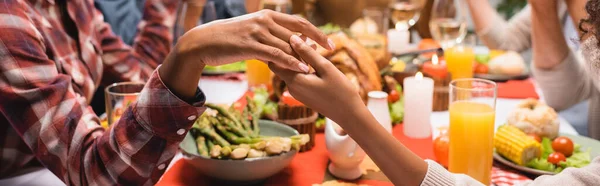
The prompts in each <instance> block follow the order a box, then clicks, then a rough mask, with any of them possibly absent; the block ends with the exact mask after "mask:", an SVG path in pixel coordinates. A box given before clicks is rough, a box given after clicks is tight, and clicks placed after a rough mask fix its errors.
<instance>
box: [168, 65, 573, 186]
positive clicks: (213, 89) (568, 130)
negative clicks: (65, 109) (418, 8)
mask: <svg viewBox="0 0 600 186" xmlns="http://www.w3.org/2000/svg"><path fill="white" fill-rule="evenodd" d="M199 87H200V88H201V89H202V90H203V91H204V93H205V95H206V97H207V102H209V103H215V104H233V103H234V102H236V101H238V100H240V98H241V97H242V96H244V95H246V93H247V92H248V85H247V81H246V80H245V78H244V75H243V74H237V75H233V76H228V77H221V76H215V77H203V79H202V81H201V82H200V83H199ZM526 98H534V99H543V95H542V94H541V92H540V91H539V89H538V88H537V87H536V85H535V82H534V81H533V80H532V79H527V80H513V81H508V82H504V83H498V98H497V101H496V118H495V119H496V120H495V125H496V128H497V127H498V126H500V125H503V124H504V123H505V121H506V118H507V117H508V115H509V114H510V112H511V111H512V110H514V108H516V106H517V105H518V104H519V103H520V102H521V101H523V100H524V99H526ZM405 109H410V108H405ZM430 117H431V125H432V135H431V137H428V138H424V139H413V138H409V137H407V136H405V135H404V132H403V127H402V126H401V125H402V124H401V123H399V124H395V125H394V127H393V128H392V135H393V136H394V137H395V138H396V139H397V140H398V141H400V142H401V143H402V144H404V145H405V146H406V147H407V148H408V149H410V150H411V151H412V152H414V153H415V154H417V155H418V156H419V157H421V158H423V159H431V160H435V159H436V158H435V155H434V149H433V141H434V138H435V137H436V136H437V134H438V133H439V130H440V129H441V128H444V127H447V126H448V125H449V114H448V112H447V111H443V112H433V113H432V114H431V116H430ZM559 119H560V127H559V131H560V133H564V134H571V135H578V133H577V131H576V130H575V129H574V128H573V126H571V125H570V124H569V122H567V121H566V120H565V119H564V118H559ZM311 140H314V141H315V146H314V147H313V148H312V149H311V150H309V151H306V152H301V153H298V154H297V155H296V156H295V157H294V159H293V160H292V162H291V163H290V165H289V166H288V167H286V168H285V169H284V170H283V171H281V172H279V173H278V174H276V175H274V176H272V177H270V178H268V179H266V180H264V181H263V182H260V183H259V185H290V186H304V185H318V184H321V183H324V182H327V181H332V180H337V181H341V182H351V183H355V184H360V185H393V184H392V183H391V182H390V181H389V180H388V179H387V177H386V176H385V175H384V174H383V173H382V172H381V171H377V170H368V171H366V172H365V173H366V174H363V176H362V177H361V178H360V179H358V180H353V181H347V180H346V181H344V180H338V179H336V178H335V177H333V176H332V175H331V174H330V173H328V171H327V166H328V164H329V157H328V152H327V148H326V146H325V136H324V134H323V133H317V134H316V135H315V137H314V139H311ZM365 161H366V160H365ZM369 161H370V159H369ZM532 178H534V176H531V175H526V174H522V173H520V172H518V171H516V170H512V169H510V168H508V167H506V166H502V165H500V164H498V163H494V167H493V170H492V183H493V184H494V185H498V186H501V185H513V184H518V183H523V182H528V181H531V179H532ZM157 185H219V184H218V183H216V182H214V180H213V179H211V178H209V177H207V176H205V175H202V174H201V173H200V172H198V171H197V170H196V168H195V167H193V166H192V165H191V164H190V163H188V162H186V160H185V158H184V157H183V155H182V154H181V153H178V154H177V155H176V156H175V158H174V159H173V161H172V162H171V164H170V165H169V167H168V168H167V171H166V172H165V174H164V175H163V177H162V178H161V180H160V181H159V182H158V183H157Z"/></svg>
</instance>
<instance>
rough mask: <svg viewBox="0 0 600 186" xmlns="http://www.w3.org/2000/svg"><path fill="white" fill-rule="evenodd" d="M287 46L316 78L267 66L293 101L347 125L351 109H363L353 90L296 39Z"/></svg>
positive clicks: (340, 76)
mask: <svg viewBox="0 0 600 186" xmlns="http://www.w3.org/2000/svg"><path fill="white" fill-rule="evenodd" d="M290 44H291V46H292V48H293V49H294V51H295V52H296V53H297V54H298V55H299V56H300V58H302V59H303V60H304V61H305V62H307V63H308V64H309V65H311V66H312V67H313V68H314V69H315V74H305V73H298V72H294V71H291V70H287V69H284V68H281V67H279V66H277V65H275V64H274V63H269V68H270V69H271V70H272V71H273V72H274V73H275V74H276V75H277V76H279V77H281V79H283V81H285V83H286V85H287V86H288V90H289V91H290V93H291V94H292V96H294V98H296V99H298V100H299V101H301V102H302V103H304V104H305V105H307V106H308V107H310V108H312V109H315V110H316V111H317V112H319V113H321V114H323V115H325V116H327V117H329V118H330V119H332V120H334V121H336V122H338V123H346V122H345V120H346V119H349V117H348V116H349V115H352V114H351V113H350V112H351V111H352V109H353V108H364V107H365V106H364V104H363V102H362V99H361V98H360V95H359V94H358V90H357V89H356V87H355V86H354V85H352V84H351V83H350V81H349V80H348V79H347V78H346V76H345V75H344V74H342V72H340V71H339V70H338V69H337V68H336V67H335V66H334V65H333V64H332V63H331V62H329V60H327V59H325V58H324V57H322V56H321V55H319V53H318V52H316V51H315V50H314V49H313V48H311V46H309V45H308V44H306V43H305V42H304V41H302V39H300V37H298V36H296V35H294V36H292V37H291V38H290Z"/></svg>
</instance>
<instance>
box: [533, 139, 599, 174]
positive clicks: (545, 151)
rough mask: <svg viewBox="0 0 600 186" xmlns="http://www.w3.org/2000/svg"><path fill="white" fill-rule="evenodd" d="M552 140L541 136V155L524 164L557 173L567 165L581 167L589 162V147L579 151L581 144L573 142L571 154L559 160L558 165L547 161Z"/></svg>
mask: <svg viewBox="0 0 600 186" xmlns="http://www.w3.org/2000/svg"><path fill="white" fill-rule="evenodd" d="M553 152H554V150H552V140H550V139H549V138H542V156H541V157H540V158H535V159H533V160H531V161H529V162H528V163H527V164H526V165H525V166H527V167H530V168H534V169H538V170H544V171H549V172H556V173H559V172H561V171H562V170H563V169H565V168H568V167H575V168H581V167H585V166H586V165H588V164H590V161H591V157H590V149H588V150H587V151H581V145H579V144H575V145H574V148H573V155H571V156H570V157H568V158H567V160H566V161H564V162H560V163H559V164H558V166H556V165H554V164H552V163H550V162H548V156H549V155H550V154H552V153H553Z"/></svg>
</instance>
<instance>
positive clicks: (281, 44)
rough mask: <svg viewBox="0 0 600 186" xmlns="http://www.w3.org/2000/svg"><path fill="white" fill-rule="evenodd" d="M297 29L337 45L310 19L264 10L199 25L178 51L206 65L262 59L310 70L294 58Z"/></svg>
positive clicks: (319, 40)
mask: <svg viewBox="0 0 600 186" xmlns="http://www.w3.org/2000/svg"><path fill="white" fill-rule="evenodd" d="M295 32H300V33H302V34H303V35H306V36H308V37H310V38H312V39H314V40H315V41H316V42H317V43H319V44H320V45H321V46H325V47H327V48H333V44H329V43H330V42H328V39H327V36H326V35H325V34H323V33H322V32H321V31H319V29H318V28H317V27H315V26H314V25H312V24H311V23H310V22H308V21H307V20H306V19H303V18H301V17H297V16H292V15H287V14H283V13H279V12H274V11H271V10H261V11H259V12H257V13H253V14H247V15H244V16H240V17H236V18H233V19H226V20H219V21H214V22H211V23H208V24H205V25H201V26H198V27H196V28H194V29H192V30H190V31H189V32H187V33H186V34H184V35H183V36H182V38H181V40H180V43H178V47H177V50H178V51H179V53H181V55H182V56H184V57H192V58H195V59H200V60H201V61H202V62H203V64H205V65H214V66H217V65H223V64H228V63H232V62H236V61H241V60H245V59H258V60H261V61H264V62H274V63H275V64H277V65H280V66H281V67H285V68H287V69H291V70H295V71H298V72H308V67H307V66H306V65H305V64H304V63H301V62H300V61H299V60H298V59H297V58H295V57H294V56H295V54H294V51H293V50H292V48H291V47H290V45H289V44H288V43H289V38H290V36H292V35H293V34H294V33H295ZM187 41H194V42H187Z"/></svg>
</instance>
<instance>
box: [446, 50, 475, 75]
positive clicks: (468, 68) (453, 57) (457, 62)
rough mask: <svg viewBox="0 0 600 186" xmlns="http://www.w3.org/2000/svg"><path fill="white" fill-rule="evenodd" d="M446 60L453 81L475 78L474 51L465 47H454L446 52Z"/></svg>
mask: <svg viewBox="0 0 600 186" xmlns="http://www.w3.org/2000/svg"><path fill="white" fill-rule="evenodd" d="M444 59H446V65H447V66H448V71H449V72H450V73H451V74H452V80H455V79H460V78H473V61H474V60H475V53H474V52H473V49H471V48H468V47H463V46H457V47H452V48H449V49H446V50H444Z"/></svg>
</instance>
